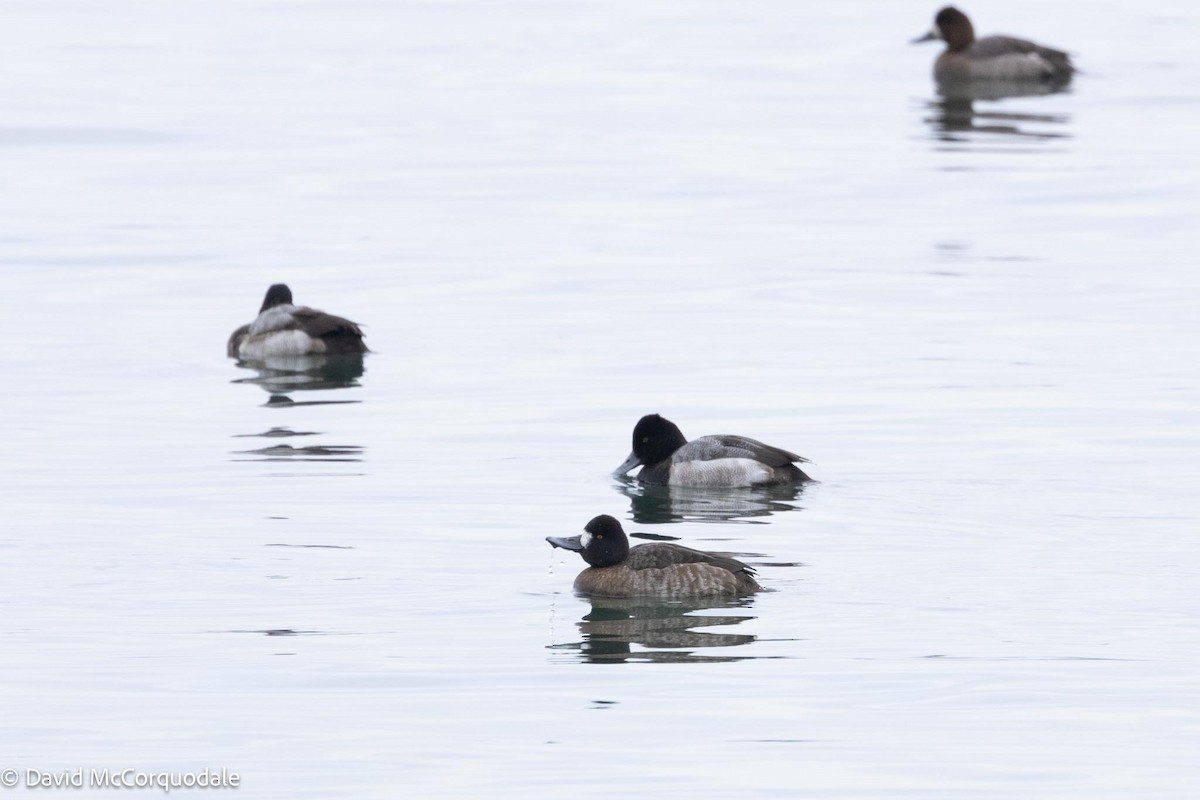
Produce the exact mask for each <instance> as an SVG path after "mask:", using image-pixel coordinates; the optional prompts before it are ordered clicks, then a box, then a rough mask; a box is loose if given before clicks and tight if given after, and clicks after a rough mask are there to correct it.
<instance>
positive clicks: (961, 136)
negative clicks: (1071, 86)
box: [925, 81, 1071, 142]
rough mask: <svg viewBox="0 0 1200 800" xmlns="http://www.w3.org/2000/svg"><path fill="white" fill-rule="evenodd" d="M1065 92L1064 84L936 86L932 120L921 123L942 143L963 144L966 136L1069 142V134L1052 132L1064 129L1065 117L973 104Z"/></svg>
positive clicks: (988, 82)
mask: <svg viewBox="0 0 1200 800" xmlns="http://www.w3.org/2000/svg"><path fill="white" fill-rule="evenodd" d="M1065 91H1066V84H1061V83H1060V84H1054V83H1042V82H1030V81H977V82H975V83H970V84H963V83H939V84H938V95H939V97H938V99H936V100H931V101H929V103H928V108H930V109H932V110H933V116H931V117H926V119H925V121H926V122H927V123H928V124H929V126H930V128H932V130H933V135H934V138H936V139H938V140H939V141H943V142H967V141H970V137H969V136H968V134H980V133H984V134H993V135H997V136H1002V137H1012V138H1014V139H1020V140H1024V141H1046V140H1054V139H1069V138H1070V137H1071V134H1069V133H1067V132H1066V131H1063V130H1054V129H1052V126H1061V125H1066V124H1067V123H1068V122H1070V120H1071V118H1070V116H1069V115H1067V114H1053V113H1042V114H1029V113H1022V112H1013V111H1008V112H1002V111H979V110H976V108H975V103H976V102H977V101H999V100H1004V99H1005V98H1017V97H1034V96H1041V95H1053V94H1059V93H1062V92H1065ZM1042 126H1050V129H1047V128H1043V127H1042Z"/></svg>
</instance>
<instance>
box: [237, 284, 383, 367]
mask: <svg viewBox="0 0 1200 800" xmlns="http://www.w3.org/2000/svg"><path fill="white" fill-rule="evenodd" d="M226 352H227V353H228V355H229V356H230V357H232V358H244V359H248V360H251V361H261V360H263V359H265V358H272V357H280V356H305V355H318V354H325V355H346V354H349V353H365V352H367V346H366V344H364V343H363V332H362V329H361V328H359V327H358V325H356V324H355V323H353V322H351V321H350V320H348V319H343V318H342V317H335V316H334V315H333V314H326V313H325V312H324V311H317V310H316V309H314V308H308V307H307V306H297V305H293V303H292V290H291V289H289V288H288V287H287V284H284V283H276V284H274V285H273V286H271V288H269V289H267V295H266V297H264V298H263V303H262V308H260V309H259V310H258V318H257V319H256V320H254V321H253V322H251V323H249V324H247V325H243V326H242V327H240V328H238V329H237V330H236V331H234V332H233V335H231V336H230V337H229V344H228V345H227V347H226Z"/></svg>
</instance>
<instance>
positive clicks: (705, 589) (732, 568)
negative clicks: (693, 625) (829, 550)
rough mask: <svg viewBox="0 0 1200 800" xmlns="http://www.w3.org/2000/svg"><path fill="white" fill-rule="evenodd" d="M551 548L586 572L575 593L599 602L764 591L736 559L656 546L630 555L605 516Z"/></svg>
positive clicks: (620, 531)
mask: <svg viewBox="0 0 1200 800" xmlns="http://www.w3.org/2000/svg"><path fill="white" fill-rule="evenodd" d="M546 541H547V542H549V543H550V544H551V546H553V547H561V548H563V549H565V550H573V551H575V552H577V553H579V554H580V555H581V556H583V560H584V561H586V562H587V563H588V564H590V565H591V566H589V567H588V568H587V569H585V570H584V571H583V572H581V573H579V577H577V578H576V579H575V591H577V592H580V593H582V594H590V595H598V596H603V597H645V596H653V597H662V598H683V597H736V596H738V595H743V594H751V593H753V592H757V591H759V590H760V589H762V587H761V586H759V585H758V582H757V581H755V580H754V569H753V568H752V567H749V566H747V565H746V564H743V563H742V562H741V561H738V560H737V559H735V558H730V557H728V556H719V555H714V554H712V553H704V552H701V551H700V550H693V549H691V548H690V547H683V546H682V545H678V544H668V543H662V542H654V543H652V544H642V545H638V546H637V547H634V548H632V549H630V547H629V539H628V538H627V537H626V536H625V531H624V530H623V529H622V528H621V523H619V522H617V520H615V519H614V518H612V517H610V516H608V515H607V514H601V515H600V516H598V517H596V518H595V519H593V520H592V521H591V522H589V523H588V524H587V525H586V526H585V527H584V529H583V533H582V534H581V535H579V536H571V537H568V538H560V537H556V536H547V537H546Z"/></svg>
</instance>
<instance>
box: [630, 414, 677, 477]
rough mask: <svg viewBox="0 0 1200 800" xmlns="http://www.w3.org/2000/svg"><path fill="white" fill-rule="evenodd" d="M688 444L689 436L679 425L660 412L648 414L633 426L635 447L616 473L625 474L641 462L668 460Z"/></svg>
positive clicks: (649, 462)
mask: <svg viewBox="0 0 1200 800" xmlns="http://www.w3.org/2000/svg"><path fill="white" fill-rule="evenodd" d="M685 444H687V438H685V437H684V435H683V431H681V430H679V426H678V425H676V424H675V423H674V422H671V420H669V419H664V418H663V417H660V416H659V415H658V414H647V415H646V416H644V417H642V418H641V419H639V420H638V423H637V425H634V426H633V449H632V450H631V452H630V453H629V458H627V459H625V462H624V463H623V464H621V466H619V467H617V469H616V471H615V472H614V474H616V475H624V474H625V473H626V472H629V470H631V469H633V468H634V467H636V466H637V465H639V464H657V463H659V462H660V461H666V460H667V459H668V458H670V457H671V454H672V453H674V452H675V451H676V450H678V449H679V448H681V447H683V446H684V445H685Z"/></svg>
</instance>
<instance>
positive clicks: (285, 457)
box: [234, 444, 363, 461]
mask: <svg viewBox="0 0 1200 800" xmlns="http://www.w3.org/2000/svg"><path fill="white" fill-rule="evenodd" d="M362 451H363V449H362V448H361V447H358V446H356V445H314V446H313V447H292V446H291V445H290V444H277V445H272V446H271V447H260V448H259V449H257V450H239V451H237V453H236V455H251V456H259V458H258V459H254V460H261V461H362ZM234 460H239V459H234Z"/></svg>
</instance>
